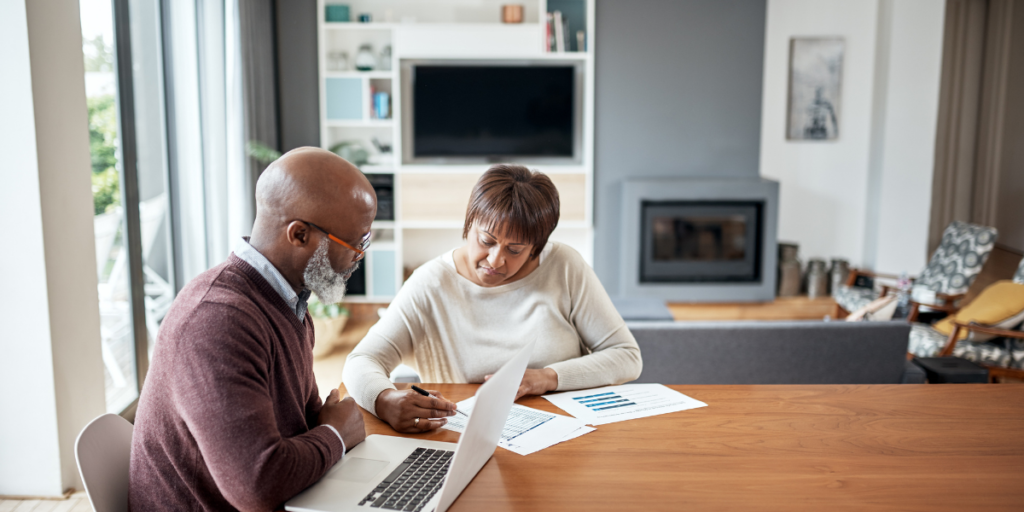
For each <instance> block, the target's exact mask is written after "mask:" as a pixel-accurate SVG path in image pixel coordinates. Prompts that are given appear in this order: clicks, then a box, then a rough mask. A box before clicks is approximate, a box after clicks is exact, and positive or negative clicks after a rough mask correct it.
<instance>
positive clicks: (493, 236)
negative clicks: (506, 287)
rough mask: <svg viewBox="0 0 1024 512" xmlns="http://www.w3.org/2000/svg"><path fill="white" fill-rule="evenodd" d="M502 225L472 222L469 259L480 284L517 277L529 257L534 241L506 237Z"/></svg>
mask: <svg viewBox="0 0 1024 512" xmlns="http://www.w3.org/2000/svg"><path fill="white" fill-rule="evenodd" d="M503 231H504V230H503V229H501V227H500V226H499V227H495V228H491V229H484V228H482V227H480V225H479V224H477V223H475V222H474V223H473V226H472V227H471V228H469V236H468V237H467V240H466V241H467V243H466V259H467V262H468V263H469V265H470V270H471V271H472V272H473V275H474V276H475V277H476V281H477V284H479V285H481V286H488V287H490V286H498V285H500V284H502V283H505V282H506V281H508V280H510V279H512V278H514V277H515V276H516V274H517V273H518V272H519V271H520V270H521V269H522V268H523V265H526V263H527V262H529V261H530V252H531V251H533V245H532V244H527V243H523V242H522V241H519V240H512V239H509V238H506V237H505V235H504V233H503Z"/></svg>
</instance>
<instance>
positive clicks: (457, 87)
mask: <svg viewBox="0 0 1024 512" xmlns="http://www.w3.org/2000/svg"><path fill="white" fill-rule="evenodd" d="M582 77H583V68H582V65H581V64H580V63H578V62H571V61H570V62H564V61H402V81H403V83H402V85H403V87H402V91H403V92H402V149H403V151H402V154H403V162H404V163H478V162H504V161H515V162H537V163H562V164H571V163H580V161H581V146H582V143H581V141H582V136H581V135H582V134H581V133H580V132H581V125H582V122H581V119H582V112H581V107H582V90H583V87H582V86H583V84H582V81H583V80H582Z"/></svg>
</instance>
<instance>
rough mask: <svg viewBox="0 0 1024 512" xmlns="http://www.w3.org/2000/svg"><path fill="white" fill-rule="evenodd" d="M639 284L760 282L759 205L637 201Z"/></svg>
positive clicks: (752, 202)
mask: <svg viewBox="0 0 1024 512" xmlns="http://www.w3.org/2000/svg"><path fill="white" fill-rule="evenodd" d="M640 208H641V210H642V217H641V219H642V220H641V227H640V229H641V230H642V231H643V238H642V240H643V244H642V245H641V247H640V251H641V257H640V282H641V283H692V282H739V283H754V282H758V281H760V279H761V230H762V222H761V216H762V211H763V210H764V202H763V201H641V203H640Z"/></svg>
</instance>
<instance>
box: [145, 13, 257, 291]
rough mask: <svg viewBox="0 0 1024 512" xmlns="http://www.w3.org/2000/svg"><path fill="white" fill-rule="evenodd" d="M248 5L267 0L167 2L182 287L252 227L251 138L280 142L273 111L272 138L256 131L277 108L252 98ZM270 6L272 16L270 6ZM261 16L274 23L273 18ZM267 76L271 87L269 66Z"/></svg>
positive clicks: (216, 261)
mask: <svg viewBox="0 0 1024 512" xmlns="http://www.w3.org/2000/svg"><path fill="white" fill-rule="evenodd" d="M250 3H253V4H262V3H268V5H269V2H262V1H257V2H250V1H245V0H182V1H178V0H175V1H173V2H164V9H165V12H164V19H165V24H164V34H165V36H164V37H165V48H166V52H167V54H168V55H167V58H166V61H167V63H168V64H167V77H168V78H167V85H168V118H169V119H168V125H169V132H170V136H169V139H170V144H169V153H170V155H169V156H170V158H169V160H170V164H171V189H172V192H173V193H172V198H173V204H174V212H175V215H174V221H175V222H174V235H175V240H176V242H177V244H176V248H177V251H178V255H177V261H176V263H177V267H178V268H177V272H176V276H178V278H177V283H176V285H177V287H178V288H179V289H180V288H181V287H182V286H184V285H185V284H186V283H187V282H188V281H189V280H191V279H192V278H194V277H195V276H196V275H198V274H200V273H201V272H203V271H205V270H206V269H208V268H210V267H212V266H215V265H217V264H219V263H220V262H222V261H224V259H225V258H226V257H227V256H228V254H229V253H230V252H231V248H232V247H233V245H234V244H235V241H236V240H238V238H239V237H241V236H243V235H247V234H249V232H250V230H251V229H252V222H253V219H254V217H255V206H254V199H253V193H254V191H255V181H256V177H258V175H259V174H258V173H259V171H261V170H262V168H257V167H256V165H255V162H252V161H250V159H248V158H247V157H246V155H245V143H246V141H247V140H251V139H253V138H259V139H260V140H263V142H265V143H269V144H270V145H271V146H276V145H277V144H276V126H275V125H276V119H275V118H274V117H273V116H271V119H270V124H271V125H272V126H271V130H270V131H271V136H272V140H269V141H268V140H266V138H267V137H266V136H263V137H254V134H253V132H255V131H259V130H258V129H257V128H259V126H260V125H259V124H258V125H257V126H256V127H255V128H254V126H253V125H254V123H253V120H255V119H259V118H260V114H259V112H254V109H257V110H260V111H262V110H268V111H270V112H271V113H273V112H274V111H275V104H276V103H275V98H274V97H273V95H271V96H270V97H269V101H267V97H265V95H264V96H262V97H261V98H260V103H256V104H255V106H254V104H253V101H251V100H252V99H253V92H252V91H253V86H252V85H251V84H250V83H248V82H249V81H251V78H250V77H251V75H252V71H251V69H252V68H253V67H254V65H253V64H252V63H247V62H246V61H245V60H243V57H244V56H247V54H249V53H251V52H249V51H247V50H246V47H247V45H249V44H251V42H248V41H245V40H243V37H245V36H246V34H250V33H252V32H253V30H251V29H247V27H243V26H242V19H243V18H242V17H241V16H243V15H245V14H246V13H248V12H250V11H252V10H253V7H252V6H251V5H249V4H250ZM266 11H267V13H268V15H269V12H270V9H269V7H267V9H266ZM245 19H246V20H247V21H246V22H247V23H252V21H251V20H249V19H248V18H245ZM257 21H260V20H259V19H257ZM263 21H264V22H265V23H266V24H269V25H270V26H272V24H273V20H272V18H269V17H267V18H266V19H265V20H263ZM266 37H267V38H270V37H272V33H267V34H266ZM264 44H269V45H270V48H271V56H272V48H273V41H272V40H269V43H264ZM270 63H271V65H272V64H273V62H272V60H271V61H270ZM264 74H266V73H265V72H264ZM269 76H270V83H271V87H272V85H273V69H272V68H271V70H270V74H269ZM247 78H249V80H247ZM264 117H265V116H264ZM262 124H266V121H263V123H262ZM264 131H266V130H264Z"/></svg>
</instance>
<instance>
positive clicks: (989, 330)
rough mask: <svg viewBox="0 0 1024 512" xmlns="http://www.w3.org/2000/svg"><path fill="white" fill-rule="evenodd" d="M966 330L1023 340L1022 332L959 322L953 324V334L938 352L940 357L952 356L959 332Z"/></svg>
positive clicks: (1023, 334) (950, 334) (1023, 332)
mask: <svg viewBox="0 0 1024 512" xmlns="http://www.w3.org/2000/svg"><path fill="white" fill-rule="evenodd" d="M962 329H967V330H968V331H975V332H980V333H985V334H991V335H993V336H1002V337H1005V338H1016V339H1019V340H1024V331H1011V330H1009V329H1000V328H998V327H988V326H985V325H979V324H977V323H975V322H971V323H969V324H963V323H960V322H956V321H954V322H953V332H951V333H949V339H948V340H947V341H946V346H945V347H943V349H942V352H939V355H940V356H943V357H946V356H951V355H953V348H954V347H956V342H957V341H958V339H957V338H959V337H960V331H961V330H962Z"/></svg>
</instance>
